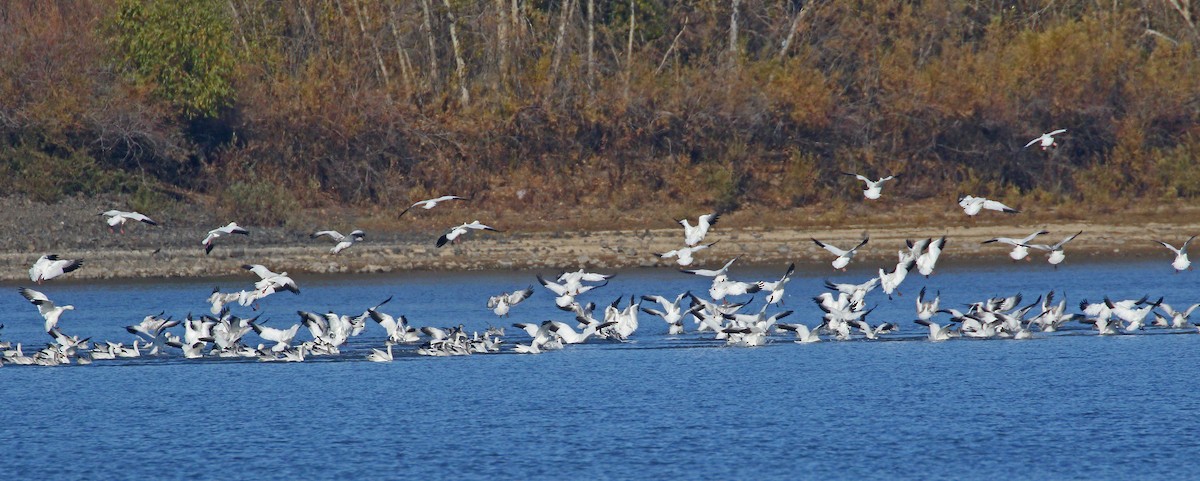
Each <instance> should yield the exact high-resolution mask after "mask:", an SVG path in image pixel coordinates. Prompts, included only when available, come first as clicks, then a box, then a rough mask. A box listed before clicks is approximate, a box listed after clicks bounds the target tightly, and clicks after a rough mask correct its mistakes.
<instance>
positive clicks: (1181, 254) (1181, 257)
mask: <svg viewBox="0 0 1200 481" xmlns="http://www.w3.org/2000/svg"><path fill="white" fill-rule="evenodd" d="M1195 238H1196V236H1191V237H1188V240H1185V241H1183V245H1182V246H1180V247H1179V248H1178V249H1176V248H1175V246H1173V245H1171V244H1168V243H1166V242H1163V241H1160V240H1155V241H1154V242H1157V243H1159V244H1162V246H1163V247H1166V248H1168V249H1171V252H1174V253H1175V260H1173V261H1171V267H1174V268H1175V273H1176V274H1178V273H1180V272H1181V271H1185V270H1188V269H1191V268H1192V261H1191V260H1189V259H1188V253H1187V249H1188V244H1191V243H1192V239H1195Z"/></svg>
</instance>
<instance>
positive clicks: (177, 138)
mask: <svg viewBox="0 0 1200 481" xmlns="http://www.w3.org/2000/svg"><path fill="white" fill-rule="evenodd" d="M1197 16H1200V7H1197V6H1193V5H1191V3H1190V2H1189V1H1188V0H1135V1H1132V2H1060V1H967V0H932V1H924V2H907V1H893V0H879V1H844V2H842V1H838V2H818V1H800V0H785V1H768V0H721V1H683V2H675V1H666V0H612V1H608V0H474V1H466V0H411V1H403V2H376V1H368V0H283V1H272V2H264V1H257V0H179V1H176V2H152V1H145V0H84V1H77V2H76V1H73V2H66V1H62V2H59V1H47V2H41V1H38V2H34V1H30V2H7V3H5V4H4V5H3V6H0V38H4V39H5V41H4V42H0V58H3V59H5V60H4V61H3V62H0V174H2V175H0V189H3V190H4V191H5V192H8V193H16V194H24V195H28V196H31V197H32V198H35V199H38V200H41V201H53V200H55V199H58V198H61V197H62V196H71V195H95V194H100V193H114V192H115V193H120V194H122V195H126V196H128V198H129V199H130V203H131V204H133V205H132V206H133V207H134V208H140V209H145V210H154V209H155V208H161V207H162V206H163V205H164V204H169V203H171V202H174V201H179V200H185V201H188V202H195V201H204V202H208V203H211V204H212V207H213V208H215V209H217V210H218V211H220V212H223V213H226V214H230V215H237V216H238V217H237V218H238V219H239V221H242V220H243V219H244V221H245V222H248V223H258V224H264V225H265V224H275V225H283V224H287V223H288V222H289V221H290V220H291V216H292V215H293V213H294V212H297V211H299V210H303V209H320V208H330V207H333V206H336V207H338V208H346V207H349V208H351V209H360V210H363V211H376V212H378V211H379V210H381V209H382V210H392V209H394V210H396V211H398V209H400V208H403V207H404V206H407V205H408V203H410V202H411V201H414V200H419V199H422V198H426V197H427V196H435V195H441V194H443V193H458V194H461V195H471V194H474V195H475V196H476V197H475V198H476V201H477V202H480V203H484V204H486V205H487V206H488V208H489V209H490V210H508V211H524V212H534V213H539V214H541V215H543V216H544V217H546V218H555V217H570V216H574V215H581V213H583V212H587V211H588V210H589V209H596V208H604V209H616V210H618V211H640V212H645V213H649V212H663V211H671V212H672V214H673V215H682V214H683V213H690V212H692V211H694V210H695V209H701V208H705V209H707V208H715V209H721V210H726V211H730V210H740V211H743V212H765V211H778V210H788V209H793V208H801V207H811V206H813V205H831V206H834V207H839V206H840V207H841V208H844V206H845V205H847V204H849V203H856V202H859V199H861V193H860V188H861V185H860V183H858V182H857V181H855V180H854V179H853V178H849V177H845V176H842V175H841V174H840V172H843V171H852V172H861V173H864V174H866V175H869V176H878V175H885V174H889V173H902V174H903V178H902V181H901V182H898V183H895V184H891V185H888V186H886V187H885V190H884V192H885V196H886V197H885V199H898V200H899V201H900V202H902V203H904V202H907V203H912V204H913V205H919V204H922V203H926V202H928V201H930V200H931V199H940V198H945V199H949V200H950V201H952V200H953V199H954V198H956V197H957V195H959V194H963V193H971V194H974V195H984V196H992V197H995V198H999V199H1001V200H1003V201H1005V202H1006V203H1009V204H1010V205H1015V206H1020V207H1032V206H1034V205H1048V206H1054V207H1055V208H1056V209H1060V210H1061V211H1063V212H1065V213H1067V214H1068V215H1069V214H1071V212H1072V209H1074V211H1073V212H1074V215H1078V214H1079V210H1080V209H1084V208H1083V207H1078V206H1079V205H1086V206H1087V207H1086V210H1099V211H1104V210H1108V211H1110V212H1111V211H1112V210H1113V209H1116V208H1118V207H1122V206H1125V205H1128V204H1130V203H1139V202H1142V203H1150V202H1155V203H1156V202H1164V201H1165V202H1186V201H1188V200H1191V199H1194V198H1195V197H1196V196H1197V195H1200V169H1197V160H1196V159H1197V155H1200V129H1198V127H1197V126H1198V120H1200V52H1198V51H1197V49H1196V46H1197V45H1196V43H1197V41H1198V40H1200V29H1198V28H1197V26H1196V24H1195V22H1196V17H1197ZM1057 128H1066V129H1068V131H1067V133H1066V134H1064V135H1062V136H1060V137H1059V142H1060V145H1059V147H1058V148H1056V149H1051V150H1047V151H1042V150H1039V149H1037V148H1036V147H1030V148H1027V149H1026V148H1023V146H1024V145H1025V143H1026V142H1028V141H1029V140H1031V139H1033V138H1034V137H1036V136H1038V135H1040V134H1041V133H1042V132H1047V131H1050V130H1053V129H1057Z"/></svg>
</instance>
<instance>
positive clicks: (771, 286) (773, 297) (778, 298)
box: [758, 262, 796, 306]
mask: <svg viewBox="0 0 1200 481" xmlns="http://www.w3.org/2000/svg"><path fill="white" fill-rule="evenodd" d="M795 272H796V263H795V262H793V263H791V264H789V265H788V268H787V272H784V273H783V277H780V278H779V280H777V281H774V282H766V281H761V282H759V283H758V287H759V288H760V289H761V290H764V291H769V292H770V293H769V294H767V299H766V302H767V304H779V305H781V306H782V305H783V293H784V288H785V287H786V286H787V283H788V282H791V280H792V274H793V273H795Z"/></svg>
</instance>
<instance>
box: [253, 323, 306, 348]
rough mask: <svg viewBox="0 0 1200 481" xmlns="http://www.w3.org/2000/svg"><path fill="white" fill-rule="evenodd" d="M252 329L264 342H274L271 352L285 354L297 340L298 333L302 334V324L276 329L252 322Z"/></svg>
mask: <svg viewBox="0 0 1200 481" xmlns="http://www.w3.org/2000/svg"><path fill="white" fill-rule="evenodd" d="M249 324H250V328H251V329H254V332H255V334H258V337H261V338H263V340H266V341H271V342H274V343H275V345H274V346H272V347H271V352H276V353H278V352H283V351H285V350H287V349H288V348H289V347H291V343H292V339H295V338H296V333H298V332H300V323H296V324H292V327H289V328H287V329H276V328H274V327H267V326H263V325H260V324H258V323H256V322H254V321H250V323H249Z"/></svg>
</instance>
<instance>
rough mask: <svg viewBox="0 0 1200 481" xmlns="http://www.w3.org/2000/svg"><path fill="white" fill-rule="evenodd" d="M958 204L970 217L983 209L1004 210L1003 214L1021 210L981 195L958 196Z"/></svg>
mask: <svg viewBox="0 0 1200 481" xmlns="http://www.w3.org/2000/svg"><path fill="white" fill-rule="evenodd" d="M958 205H959V207H962V208H963V212H965V213H966V214H967V215H969V216H972V217H973V216H975V214H978V213H979V212H980V211H982V210H984V209H986V210H995V211H1000V212H1004V213H1005V214H1016V213H1019V212H1021V211H1019V210H1016V209H1014V208H1012V207H1009V206H1007V205H1004V204H1001V203H999V202H996V201H994V200H988V199H985V198H983V197H975V196H971V195H964V196H962V197H960V198H959V199H958Z"/></svg>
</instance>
